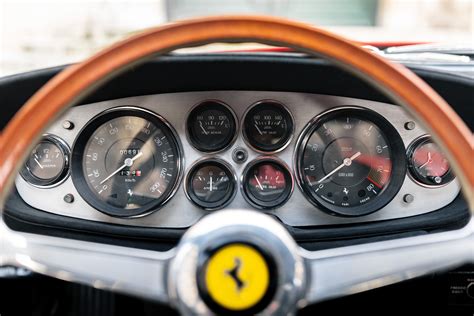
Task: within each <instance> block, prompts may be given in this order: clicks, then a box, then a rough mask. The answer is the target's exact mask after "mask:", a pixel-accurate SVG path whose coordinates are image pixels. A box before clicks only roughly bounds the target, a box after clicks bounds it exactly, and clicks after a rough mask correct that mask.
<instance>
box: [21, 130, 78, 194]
mask: <svg viewBox="0 0 474 316" xmlns="http://www.w3.org/2000/svg"><path fill="white" fill-rule="evenodd" d="M44 141H49V142H51V143H53V144H54V145H55V146H56V147H58V148H59V150H60V151H61V153H62V155H63V159H64V166H63V169H62V171H61V172H60V173H59V174H58V175H57V176H56V177H54V178H52V179H49V180H42V179H39V178H37V177H35V176H34V175H33V174H32V173H31V171H30V168H29V167H28V164H27V163H26V161H25V163H23V167H22V168H21V170H20V172H19V173H20V175H21V177H22V178H23V180H25V181H26V182H27V183H28V184H30V185H32V186H34V187H37V188H40V189H49V188H53V187H55V186H58V185H60V184H62V183H64V181H66V179H67V178H68V177H69V175H70V173H71V168H70V160H71V158H70V157H71V150H70V148H69V145H68V144H67V143H66V142H65V141H64V140H63V139H62V138H60V137H58V136H56V135H53V134H43V135H42V136H41V139H40V141H39V142H38V143H37V144H39V143H41V142H44Z"/></svg>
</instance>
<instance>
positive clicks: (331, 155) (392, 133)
mask: <svg viewBox="0 0 474 316" xmlns="http://www.w3.org/2000/svg"><path fill="white" fill-rule="evenodd" d="M404 148H405V147H404V145H403V141H402V140H401V138H400V135H399V134H398V132H397V131H396V129H395V128H394V127H393V126H392V125H391V124H390V123H389V122H388V121H387V120H385V119H384V118H383V117H381V116H380V115H378V114H377V113H375V112H373V111H370V110H368V109H362V108H356V107H344V108H338V109H334V110H330V111H328V112H326V113H323V114H322V115H321V116H318V117H316V118H315V119H314V120H313V121H312V122H310V124H309V125H308V126H307V127H306V129H305V131H304V132H303V134H302V136H301V137H300V139H299V141H298V145H297V156H296V157H297V162H296V164H297V172H298V181H299V184H300V186H301V188H302V190H303V192H304V193H305V194H306V196H307V197H308V198H309V200H310V201H311V202H313V203H315V204H316V205H318V206H319V207H320V208H322V209H323V210H325V211H327V212H329V213H331V214H337V215H342V216H361V215H366V214H369V213H372V212H375V211H377V210H378V209H380V208H382V207H383V206H385V205H386V204H387V203H388V202H390V200H392V199H393V197H394V196H395V195H396V193H397V192H398V191H399V189H400V187H401V185H402V183H403V179H404V177H405V174H406V167H405V155H404V153H405V149H404Z"/></svg>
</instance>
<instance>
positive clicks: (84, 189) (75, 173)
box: [71, 105, 184, 218]
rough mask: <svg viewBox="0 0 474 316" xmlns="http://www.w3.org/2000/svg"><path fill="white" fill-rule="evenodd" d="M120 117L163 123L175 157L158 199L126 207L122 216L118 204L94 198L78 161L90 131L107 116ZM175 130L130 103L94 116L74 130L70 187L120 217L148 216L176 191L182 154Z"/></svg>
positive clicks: (167, 200)
mask: <svg viewBox="0 0 474 316" xmlns="http://www.w3.org/2000/svg"><path fill="white" fill-rule="evenodd" d="M122 116H135V117H140V118H143V119H146V120H149V121H151V122H155V124H156V125H157V126H159V125H160V124H162V125H163V127H164V128H165V129H164V130H163V132H164V133H167V134H168V137H169V139H170V140H169V141H170V142H171V143H172V145H174V146H175V149H176V153H177V156H178V157H176V169H177V173H176V179H175V181H174V183H170V185H169V187H168V188H167V189H166V191H167V192H165V193H164V194H163V195H162V196H161V197H160V198H158V199H156V200H155V201H154V202H150V203H148V204H147V205H145V206H142V207H139V208H136V209H130V210H126V215H125V214H124V209H123V208H119V207H114V206H112V205H110V204H107V203H105V202H104V201H102V200H100V199H98V198H97V197H96V195H95V194H93V192H92V191H91V189H90V188H89V186H88V185H87V182H86V179H85V177H84V173H83V168H82V160H83V154H84V149H85V146H86V144H87V141H88V140H89V139H90V137H91V136H92V135H93V134H94V132H95V131H96V130H97V128H98V127H100V126H101V125H102V124H104V123H106V122H108V121H110V120H111V119H114V118H117V117H122ZM166 129H168V130H166ZM177 135H178V134H177V133H176V131H175V129H174V128H173V126H172V125H171V124H170V123H169V122H168V121H167V120H166V119H165V118H163V117H162V116H161V115H159V114H156V113H154V112H152V111H149V110H147V109H143V108H140V107H136V106H132V105H123V106H117V107H113V108H110V109H107V110H105V111H102V112H101V113H99V114H97V115H96V116H94V117H93V118H92V119H91V120H90V121H89V122H88V123H87V124H86V125H85V126H84V127H83V128H82V129H81V131H80V132H79V133H78V136H77V138H76V140H75V142H74V144H73V149H72V159H71V171H72V181H73V183H74V186H75V187H76V189H77V192H79V194H80V195H81V197H82V198H83V199H84V200H85V201H86V202H87V203H88V204H89V205H91V206H92V207H93V208H95V209H96V210H98V211H100V212H102V213H104V214H106V215H109V216H113V217H120V218H137V217H143V216H146V215H149V214H151V213H153V212H155V211H157V210H159V209H160V208H161V207H163V206H164V205H165V204H166V203H167V202H169V200H170V199H171V198H172V197H173V196H174V195H175V194H176V192H177V190H178V187H179V184H180V183H181V180H182V177H183V166H184V154H183V148H182V146H181V143H180V141H179V138H178V136H177Z"/></svg>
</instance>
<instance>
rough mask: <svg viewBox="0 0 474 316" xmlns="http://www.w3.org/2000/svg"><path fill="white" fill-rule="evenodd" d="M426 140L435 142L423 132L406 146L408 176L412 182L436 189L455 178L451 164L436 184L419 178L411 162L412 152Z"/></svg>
mask: <svg viewBox="0 0 474 316" xmlns="http://www.w3.org/2000/svg"><path fill="white" fill-rule="evenodd" d="M428 142H432V143H434V144H436V143H435V142H434V140H433V138H432V137H431V135H429V134H425V135H421V136H419V137H417V138H415V139H414V140H413V141H412V142H411V143H410V145H409V146H408V148H407V151H406V155H407V161H408V171H409V172H408V176H409V177H410V179H411V180H412V181H413V182H415V183H416V184H418V185H420V186H422V187H425V188H430V189H436V188H440V187H444V186H446V185H448V184H449V183H450V182H451V181H453V180H454V179H455V178H456V177H455V176H454V174H453V172H452V169H451V165H450V166H449V170H448V172H446V173H445V174H444V175H443V176H442V177H441V179H442V181H441V183H439V184H436V183H431V182H430V183H428V182H425V181H423V179H422V178H421V176H419V174H418V172H417V171H416V168H415V166H414V164H413V154H414V152H415V150H416V149H417V148H419V147H420V146H422V145H424V144H426V143H428Z"/></svg>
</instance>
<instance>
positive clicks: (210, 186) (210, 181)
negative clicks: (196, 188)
mask: <svg viewBox="0 0 474 316" xmlns="http://www.w3.org/2000/svg"><path fill="white" fill-rule="evenodd" d="M209 192H212V176H211V177H210V178H209Z"/></svg>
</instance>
